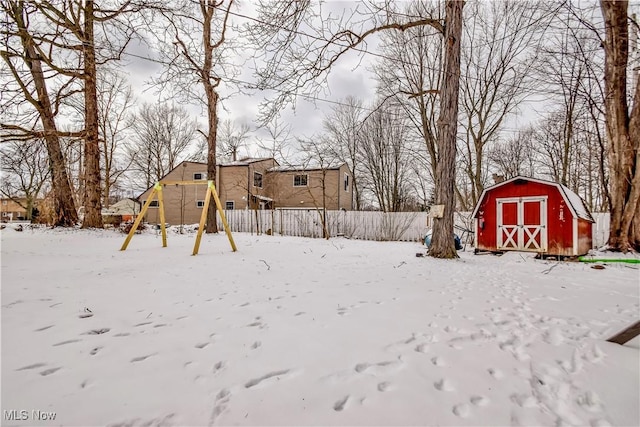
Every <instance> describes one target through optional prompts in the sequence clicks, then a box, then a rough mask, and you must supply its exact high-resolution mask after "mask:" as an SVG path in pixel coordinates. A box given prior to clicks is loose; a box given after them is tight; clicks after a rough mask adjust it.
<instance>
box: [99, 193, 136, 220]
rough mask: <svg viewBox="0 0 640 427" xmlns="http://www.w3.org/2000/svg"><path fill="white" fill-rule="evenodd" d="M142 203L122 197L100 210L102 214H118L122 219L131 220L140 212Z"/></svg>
mask: <svg viewBox="0 0 640 427" xmlns="http://www.w3.org/2000/svg"><path fill="white" fill-rule="evenodd" d="M141 209H142V205H141V204H140V202H139V201H137V200H135V199H129V198H126V199H122V200H120V201H118V202H116V203H114V204H112V205H111V206H109V207H108V208H105V209H103V210H102V214H103V215H120V216H121V217H122V221H132V220H133V219H134V218H135V217H136V215H138V214H139V213H140V210H141Z"/></svg>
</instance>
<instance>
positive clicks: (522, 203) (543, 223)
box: [496, 196, 547, 252]
mask: <svg viewBox="0 0 640 427" xmlns="http://www.w3.org/2000/svg"><path fill="white" fill-rule="evenodd" d="M496 202H497V210H496V212H497V225H498V230H497V246H498V249H501V250H518V251H533V252H546V251H547V197H546V196H540V197H510V198H503V199H497V200H496Z"/></svg>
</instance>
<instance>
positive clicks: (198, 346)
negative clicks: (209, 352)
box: [195, 342, 209, 350]
mask: <svg viewBox="0 0 640 427" xmlns="http://www.w3.org/2000/svg"><path fill="white" fill-rule="evenodd" d="M208 345H209V343H208V342H201V343H198V344H196V345H195V348H198V349H200V350H202V349H203V348H205V347H206V346H208Z"/></svg>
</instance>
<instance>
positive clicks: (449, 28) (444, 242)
mask: <svg viewBox="0 0 640 427" xmlns="http://www.w3.org/2000/svg"><path fill="white" fill-rule="evenodd" d="M463 6H464V3H463V2H461V1H455V0H449V1H447V3H446V6H445V10H446V19H445V31H444V46H445V48H444V57H445V60H444V67H443V78H442V86H441V89H440V115H439V117H438V165H437V167H436V180H435V183H436V187H435V188H436V191H435V202H436V204H438V205H443V207H444V212H443V215H442V218H436V219H435V220H434V222H433V238H432V240H431V246H430V247H429V255H431V256H433V257H435V258H457V257H458V254H457V252H456V248H455V242H454V241H453V239H452V238H451V235H452V234H453V213H454V211H455V191H454V186H455V179H456V136H457V130H458V126H457V125H458V96H459V92H460V90H459V89H460V39H461V38H462V7H463Z"/></svg>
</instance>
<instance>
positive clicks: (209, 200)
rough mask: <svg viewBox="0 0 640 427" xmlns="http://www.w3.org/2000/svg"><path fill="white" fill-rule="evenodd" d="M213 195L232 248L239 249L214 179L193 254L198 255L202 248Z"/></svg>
mask: <svg viewBox="0 0 640 427" xmlns="http://www.w3.org/2000/svg"><path fill="white" fill-rule="evenodd" d="M211 196H213V200H214V202H215V204H216V209H217V210H218V213H219V214H220V219H221V220H222V224H223V225H224V230H225V232H226V233H227V238H228V239H229V243H230V244H231V249H232V250H233V252H235V251H237V250H238V248H236V244H235V242H234V241H233V236H232V235H231V229H230V228H229V224H228V223H227V217H226V216H225V215H224V211H223V210H222V205H221V203H220V198H219V197H218V193H217V191H216V186H215V185H214V184H213V181H208V184H207V194H206V196H205V198H204V206H203V207H202V215H201V216H200V224H198V235H197V236H196V244H195V245H194V247H193V253H192V254H191V255H198V250H199V249H200V240H202V233H203V232H204V224H205V222H206V220H207V212H208V211H209V204H210V203H211Z"/></svg>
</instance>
